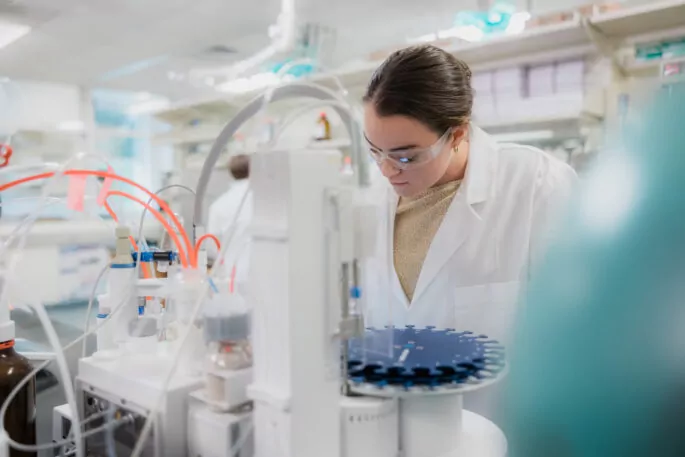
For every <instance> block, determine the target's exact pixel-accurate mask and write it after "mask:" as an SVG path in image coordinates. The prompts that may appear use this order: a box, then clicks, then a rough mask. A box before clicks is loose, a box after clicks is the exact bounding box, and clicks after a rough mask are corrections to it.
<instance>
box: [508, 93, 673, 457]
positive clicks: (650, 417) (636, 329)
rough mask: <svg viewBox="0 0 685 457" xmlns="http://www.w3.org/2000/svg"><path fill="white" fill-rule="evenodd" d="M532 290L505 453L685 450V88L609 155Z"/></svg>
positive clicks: (651, 455)
mask: <svg viewBox="0 0 685 457" xmlns="http://www.w3.org/2000/svg"><path fill="white" fill-rule="evenodd" d="M597 165H598V166H597V168H596V169H595V170H594V172H593V174H592V175H591V176H589V177H588V180H587V181H586V182H584V183H583V185H582V190H581V195H580V198H579V199H578V201H577V202H576V204H575V205H574V208H573V209H572V211H571V214H569V215H568V216H569V217H568V218H567V219H566V225H565V228H564V230H563V231H562V232H564V233H565V236H564V237H563V238H562V239H561V240H559V241H558V242H557V244H556V245H555V246H554V247H553V248H552V249H551V250H550V252H549V255H548V256H547V258H546V259H545V262H544V265H542V267H543V268H541V270H540V271H539V274H538V276H537V277H536V278H535V281H534V283H533V284H531V287H530V289H529V294H528V303H527V304H526V307H525V309H526V312H525V314H526V315H525V316H524V317H523V319H522V321H521V322H520V326H519V327H518V328H517V333H518V341H517V345H516V346H515V348H514V349H515V350H516V355H515V356H514V359H513V360H512V364H511V369H512V371H511V376H510V378H509V383H510V386H511V388H510V390H509V392H508V396H507V398H508V401H509V405H508V406H509V408H508V421H507V424H506V425H507V429H508V439H509V457H683V456H685V92H684V90H683V89H682V88H676V87H672V88H671V89H670V90H666V89H665V90H663V91H662V92H660V93H659V94H658V95H657V96H656V100H655V102H654V106H653V107H652V109H650V110H645V111H644V113H643V117H642V119H641V121H640V124H639V125H636V126H630V128H629V129H627V131H626V132H625V137H624V138H623V146H622V147H620V148H617V150H616V151H611V152H606V153H605V154H604V157H603V158H602V160H601V162H600V163H598V164H597Z"/></svg>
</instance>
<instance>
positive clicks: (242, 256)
mask: <svg viewBox="0 0 685 457" xmlns="http://www.w3.org/2000/svg"><path fill="white" fill-rule="evenodd" d="M248 190H249V182H248V180H247V179H243V180H239V181H235V182H233V183H232V184H231V187H230V188H229V189H228V191H226V192H225V193H224V194H222V195H221V196H220V197H219V198H218V199H216V201H214V203H212V205H211V206H210V207H209V216H208V221H207V232H208V233H211V234H214V235H216V236H217V237H218V238H219V239H222V238H223V235H224V233H226V232H227V231H228V230H229V229H231V228H232V226H231V224H232V222H233V219H234V217H235V213H236V211H237V210H238V207H239V206H240V202H241V200H242V198H243V195H244V194H245V192H247V191H248ZM251 221H252V195H248V196H247V200H245V204H244V206H243V209H242V211H241V212H240V215H239V216H238V219H237V221H236V229H237V230H236V233H235V234H234V235H233V240H232V241H231V246H230V248H229V250H228V251H227V253H226V257H225V260H226V262H228V263H227V264H226V265H224V268H223V271H222V275H223V276H230V275H231V269H232V268H233V266H235V284H236V287H238V288H242V287H244V285H245V284H246V283H247V274H248V270H249V268H250V236H249V232H248V228H249V225H250V223H251ZM206 246H207V248H208V254H209V257H210V258H215V257H216V255H217V254H218V252H217V250H216V249H215V248H214V247H213V246H212V244H211V243H210V242H206Z"/></svg>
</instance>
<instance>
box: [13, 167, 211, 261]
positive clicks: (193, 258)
mask: <svg viewBox="0 0 685 457" xmlns="http://www.w3.org/2000/svg"><path fill="white" fill-rule="evenodd" d="M64 174H65V175H75V176H100V177H102V178H110V179H116V180H117V181H121V182H124V183H126V184H129V185H131V186H133V187H135V188H137V189H140V190H142V191H143V192H145V193H146V194H147V195H148V196H150V197H151V198H152V199H153V200H154V201H155V202H156V203H157V204H158V205H159V207H160V208H161V209H163V210H164V211H165V212H166V213H167V214H168V215H169V217H170V218H171V221H172V222H173V223H174V225H176V227H177V228H178V231H179V233H180V234H181V236H182V237H183V241H184V242H185V246H186V252H188V256H190V262H189V263H190V265H191V266H197V256H196V255H195V251H194V250H193V246H192V244H191V243H190V239H189V238H188V234H187V233H186V231H185V229H184V228H183V226H182V225H181V223H180V222H179V220H178V218H177V217H176V216H175V215H174V213H173V212H172V211H171V208H169V205H167V204H166V202H164V200H162V199H161V198H159V197H158V196H157V195H156V194H154V193H152V192H150V191H149V190H147V189H146V188H145V187H143V186H141V185H140V184H138V183H136V182H135V181H132V180H130V179H128V178H124V177H123V176H119V175H116V174H114V173H109V172H106V171H99V170H66V171H65V172H64ZM54 175H55V172H47V173H41V174H37V175H32V176H26V177H24V178H21V179H17V180H15V181H11V182H8V183H5V184H2V185H0V192H2V191H4V190H7V189H11V188H12V187H15V186H18V185H19V184H23V183H27V182H31V181H36V180H39V179H45V178H50V177H52V176H54ZM170 235H171V233H170ZM174 235H175V234H174ZM178 246H179V256H180V257H181V262H183V259H184V258H185V259H186V264H187V263H188V258H187V256H186V254H185V252H184V251H183V249H181V247H180V245H178Z"/></svg>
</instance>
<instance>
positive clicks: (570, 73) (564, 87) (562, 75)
mask: <svg viewBox="0 0 685 457" xmlns="http://www.w3.org/2000/svg"><path fill="white" fill-rule="evenodd" d="M554 73H555V75H554V78H555V85H556V88H557V90H558V91H564V92H565V91H568V90H569V89H575V88H581V89H582V87H584V85H585V61H584V60H581V59H578V60H570V61H566V62H559V63H557V65H556V70H555V72H554Z"/></svg>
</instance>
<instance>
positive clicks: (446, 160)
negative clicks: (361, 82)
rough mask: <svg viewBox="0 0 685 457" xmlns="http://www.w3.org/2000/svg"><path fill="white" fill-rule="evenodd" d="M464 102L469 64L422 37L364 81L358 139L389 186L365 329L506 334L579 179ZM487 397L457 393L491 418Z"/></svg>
mask: <svg viewBox="0 0 685 457" xmlns="http://www.w3.org/2000/svg"><path fill="white" fill-rule="evenodd" d="M473 99H474V93H473V90H472V88H471V70H470V69H469V67H468V66H467V65H466V64H465V63H464V62H462V61H461V60H459V59H457V58H456V57H454V56H453V55H451V54H450V53H448V52H446V51H443V50H442V49H440V48H437V47H435V46H431V45H420V46H412V47H409V48H406V49H402V50H399V51H396V52H395V53H393V54H392V55H391V56H390V57H388V59H387V60H386V61H385V62H384V63H383V64H382V65H381V66H380V67H379V68H378V69H377V70H376V72H375V73H374V75H373V77H372V79H371V81H370V82H369V84H368V87H367V90H366V94H365V96H364V133H365V139H366V142H367V146H368V150H369V153H370V155H371V156H372V157H373V158H374V159H375V161H376V163H377V164H378V167H379V169H380V171H381V173H382V174H383V176H384V177H385V180H386V182H387V184H386V188H387V189H388V190H390V189H391V190H390V192H388V195H389V201H390V208H388V211H385V212H384V213H386V214H387V217H385V218H383V217H382V218H381V224H380V226H381V227H380V232H379V240H380V242H379V243H377V244H378V253H377V254H378V255H377V260H376V262H377V263H376V264H375V268H371V269H370V270H371V271H370V272H368V273H367V274H368V275H370V276H369V277H368V279H367V280H368V285H369V286H370V287H367V297H369V299H368V300H369V305H368V309H367V312H366V324H367V326H373V327H377V328H383V326H384V325H389V324H391V325H395V326H405V325H415V326H417V327H425V326H436V327H437V328H454V329H457V330H460V331H461V330H464V331H465V330H469V331H473V332H475V333H476V334H486V335H488V336H489V337H492V338H494V339H498V340H500V341H501V342H503V343H504V344H505V345H506V344H508V342H509V336H510V332H511V330H512V326H513V323H514V319H515V316H516V314H517V311H518V309H517V306H516V305H517V297H518V294H519V291H520V289H521V287H522V286H523V285H524V284H525V281H526V280H527V277H528V273H529V269H530V266H531V264H533V263H535V261H536V259H537V258H538V257H539V256H540V255H541V253H542V252H543V250H544V246H545V244H546V242H547V240H548V237H549V236H550V234H551V227H552V222H553V219H554V218H553V215H554V213H555V211H556V210H557V209H559V208H561V207H563V204H564V203H565V202H566V200H567V199H568V198H569V197H570V196H571V194H572V189H573V187H574V184H575V183H576V181H577V176H576V173H575V172H574V170H573V169H572V168H570V167H569V166H568V165H567V164H565V163H563V162H561V161H560V160H558V159H555V158H554V157H552V156H550V155H548V154H545V153H544V152H543V151H541V150H539V149H537V148H534V147H529V146H521V145H516V144H498V143H497V142H496V141H495V140H494V139H493V138H492V137H491V136H490V135H488V134H487V133H485V132H484V131H483V130H481V129H480V128H478V127H477V126H476V125H475V124H474V123H473V122H472V118H471V117H472V109H473ZM381 213H383V211H381ZM486 391H487V389H486ZM478 394H480V392H479V393H476V395H478ZM481 397H482V396H481ZM486 397H487V395H486ZM490 403H491V401H490V400H489V399H487V398H485V397H482V398H481V399H480V400H473V402H470V401H469V396H468V395H467V398H466V406H467V407H469V408H470V409H472V410H474V411H475V412H477V413H479V414H483V415H485V416H490V417H492V416H493V406H492V405H491V404H490Z"/></svg>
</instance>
